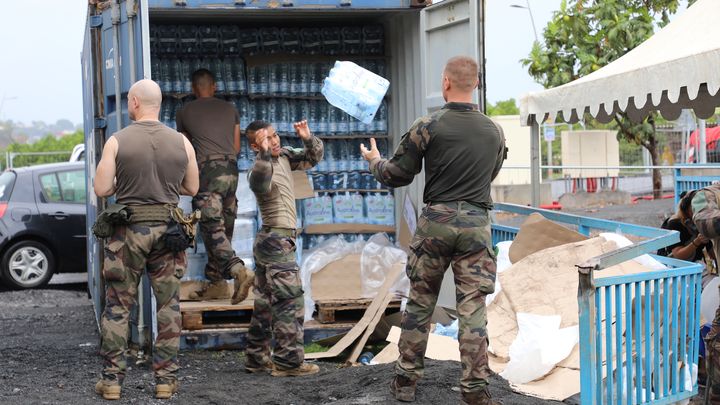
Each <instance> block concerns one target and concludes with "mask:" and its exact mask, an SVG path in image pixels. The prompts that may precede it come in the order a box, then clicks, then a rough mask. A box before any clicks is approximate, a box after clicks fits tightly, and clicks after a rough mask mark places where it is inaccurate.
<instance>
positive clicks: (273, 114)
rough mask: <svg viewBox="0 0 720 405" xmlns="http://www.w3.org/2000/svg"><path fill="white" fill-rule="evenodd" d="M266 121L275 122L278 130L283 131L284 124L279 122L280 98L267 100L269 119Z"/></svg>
mask: <svg viewBox="0 0 720 405" xmlns="http://www.w3.org/2000/svg"><path fill="white" fill-rule="evenodd" d="M265 121H268V122H269V123H271V124H273V125H274V126H275V130H277V131H278V132H282V129H281V126H282V124H281V123H280V122H279V121H280V117H279V116H278V100H277V99H270V100H268V101H267V119H266V120H265Z"/></svg>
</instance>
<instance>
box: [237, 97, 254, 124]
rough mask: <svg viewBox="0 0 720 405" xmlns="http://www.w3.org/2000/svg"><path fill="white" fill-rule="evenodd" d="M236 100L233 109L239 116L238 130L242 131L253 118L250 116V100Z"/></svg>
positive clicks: (244, 98)
mask: <svg viewBox="0 0 720 405" xmlns="http://www.w3.org/2000/svg"><path fill="white" fill-rule="evenodd" d="M238 100H239V101H238V103H236V104H235V108H237V110H238V114H239V115H240V129H241V130H242V131H244V130H245V128H247V126H248V125H250V122H251V120H252V119H254V118H252V116H251V115H250V100H248V99H247V97H240V98H238Z"/></svg>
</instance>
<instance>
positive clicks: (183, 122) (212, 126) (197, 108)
mask: <svg viewBox="0 0 720 405" xmlns="http://www.w3.org/2000/svg"><path fill="white" fill-rule="evenodd" d="M175 122H176V124H177V130H178V131H179V132H182V133H184V134H185V135H186V136H187V137H188V139H189V140H190V143H192V145H193V147H194V148H195V154H196V155H197V158H198V160H201V159H203V158H206V157H208V156H210V155H235V146H234V143H233V140H234V139H233V136H234V130H235V125H238V124H239V123H240V115H239V114H238V112H237V110H236V109H235V106H233V105H232V104H230V103H228V102H227V101H223V100H220V99H219V98H215V97H204V98H199V99H197V100H194V101H191V102H189V103H187V104H185V105H184V106H183V108H181V109H180V111H178V113H177V117H176V118H175Z"/></svg>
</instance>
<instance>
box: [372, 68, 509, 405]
mask: <svg viewBox="0 0 720 405" xmlns="http://www.w3.org/2000/svg"><path fill="white" fill-rule="evenodd" d="M478 84H479V81H478V65H477V63H476V62H475V61H474V60H473V59H471V58H468V57H464V56H457V57H454V58H452V59H450V60H449V61H448V62H447V65H446V66H445V69H444V71H443V76H442V92H443V98H444V99H445V101H446V102H447V104H445V106H444V107H443V108H442V109H440V110H438V111H436V112H434V113H432V114H430V115H428V116H425V117H421V118H419V119H417V120H416V121H415V123H414V124H413V125H412V126H411V127H410V130H409V131H408V132H407V133H406V134H405V135H404V136H403V137H402V140H401V141H400V145H399V146H398V148H397V150H396V151H395V155H394V156H393V157H392V159H390V160H386V159H382V157H381V156H380V153H379V152H378V150H377V147H376V145H375V139H371V140H370V145H371V148H370V149H369V150H368V149H367V148H366V147H365V145H362V146H361V153H362V155H363V157H364V158H365V159H366V160H367V161H368V162H369V163H370V171H371V172H372V173H373V175H374V176H375V178H376V179H377V180H378V181H380V182H381V183H383V184H385V185H387V186H390V187H401V186H406V185H408V184H410V183H411V182H412V181H413V178H414V177H415V175H416V174H418V173H420V170H421V169H422V167H423V161H424V164H425V190H424V194H423V202H424V203H425V204H426V206H425V208H423V211H422V215H421V217H420V219H419V220H418V224H417V230H416V232H415V235H414V237H413V239H412V242H411V243H410V256H409V257H408V263H407V275H408V278H409V279H410V298H409V300H408V303H407V306H406V308H405V312H404V314H403V320H402V334H401V335H400V342H399V348H400V358H399V359H398V361H397V365H396V367H395V370H396V376H395V378H394V379H393V381H392V382H391V384H390V389H391V391H392V393H393V395H394V396H395V398H396V399H397V400H399V401H406V402H411V401H414V400H415V386H416V382H417V380H418V379H420V378H421V377H422V376H423V368H424V365H423V359H424V356H425V349H426V347H427V340H428V333H429V332H430V317H431V316H432V313H433V310H434V308H435V303H436V302H437V298H438V293H439V292H440V285H441V283H442V280H443V275H444V274H445V270H446V269H447V268H448V265H452V270H453V274H454V275H455V290H456V297H457V312H458V317H459V319H460V331H459V339H458V340H459V341H460V355H461V359H462V378H461V380H460V391H461V394H462V397H461V401H462V403H463V404H473V405H475V404H482V405H486V404H498V402H496V401H493V400H492V399H491V398H490V392H489V391H488V377H489V376H490V369H489V367H488V357H487V346H488V339H487V330H486V325H487V316H486V311H485V296H486V295H487V294H490V293H492V292H493V291H494V289H495V255H494V252H493V248H492V242H491V238H490V219H489V217H488V211H489V210H490V209H491V208H492V200H491V198H490V182H491V181H492V180H493V179H494V178H495V176H497V174H498V172H499V171H500V168H501V167H502V163H503V160H504V157H505V139H504V136H503V132H502V130H501V129H500V127H499V126H497V125H496V124H494V123H493V122H492V121H491V120H490V118H488V117H487V116H485V115H484V114H482V113H481V112H480V111H479V110H478V106H477V105H476V104H473V103H472V99H473V91H474V90H475V89H476V88H477V87H478Z"/></svg>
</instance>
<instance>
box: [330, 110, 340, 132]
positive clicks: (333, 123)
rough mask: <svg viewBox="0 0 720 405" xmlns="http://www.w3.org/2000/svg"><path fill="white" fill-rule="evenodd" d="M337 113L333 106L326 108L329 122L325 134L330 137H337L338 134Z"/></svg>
mask: <svg viewBox="0 0 720 405" xmlns="http://www.w3.org/2000/svg"><path fill="white" fill-rule="evenodd" d="M328 105H329V104H328ZM338 111H339V110H338V109H337V108H335V107H333V106H330V107H329V108H328V113H329V114H328V115H329V121H328V130H327V132H328V133H329V134H332V135H337V133H338V117H339V114H338Z"/></svg>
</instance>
